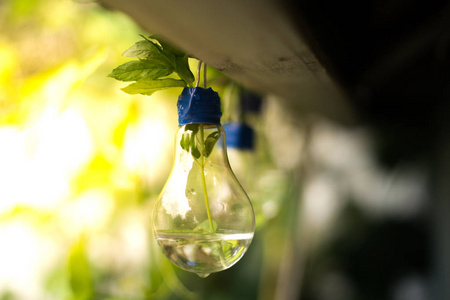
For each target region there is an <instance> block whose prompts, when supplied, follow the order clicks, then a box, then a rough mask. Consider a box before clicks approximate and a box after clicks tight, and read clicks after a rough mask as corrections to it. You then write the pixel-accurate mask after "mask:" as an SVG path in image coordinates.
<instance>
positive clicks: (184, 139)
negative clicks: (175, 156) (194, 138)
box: [180, 133, 189, 151]
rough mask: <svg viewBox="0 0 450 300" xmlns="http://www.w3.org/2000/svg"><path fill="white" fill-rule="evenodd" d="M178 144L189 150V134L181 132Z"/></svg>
mask: <svg viewBox="0 0 450 300" xmlns="http://www.w3.org/2000/svg"><path fill="white" fill-rule="evenodd" d="M180 146H181V148H182V149H183V150H186V151H189V134H188V133H183V135H182V136H181V140H180Z"/></svg>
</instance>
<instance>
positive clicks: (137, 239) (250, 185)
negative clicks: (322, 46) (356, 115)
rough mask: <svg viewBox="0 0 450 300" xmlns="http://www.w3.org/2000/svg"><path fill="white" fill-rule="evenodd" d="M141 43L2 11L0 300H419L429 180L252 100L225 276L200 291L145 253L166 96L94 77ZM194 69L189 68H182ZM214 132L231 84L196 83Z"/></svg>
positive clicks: (358, 137) (59, 9) (151, 249)
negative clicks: (243, 200) (206, 89)
mask: <svg viewBox="0 0 450 300" xmlns="http://www.w3.org/2000/svg"><path fill="white" fill-rule="evenodd" d="M139 34H144V35H147V34H150V33H147V32H143V31H142V30H141V29H140V28H139V26H138V25H137V24H135V23H134V22H133V21H132V20H131V19H129V18H128V17H127V16H125V15H123V14H121V13H119V12H111V11H108V10H106V9H104V8H102V7H100V6H99V5H97V4H96V3H93V2H90V1H88V2H86V1H69V0H32V1H30V0H4V1H2V2H0V299H1V300H13V299H25V300H28V299H29V300H35V299H36V300H39V299H246V300H248V299H296V298H298V299H300V298H301V299H317V300H344V299H345V300H352V299H365V300H367V299H368V300H370V299H374V300H375V299H393V300H424V299H429V289H430V283H429V268H430V261H429V256H430V255H429V251H430V249H429V246H428V239H429V234H428V232H429V228H428V225H427V224H428V223H427V218H428V217H429V216H428V213H429V212H428V207H427V203H428V201H427V199H428V197H429V196H428V191H427V182H428V180H429V179H428V178H429V176H428V175H429V174H428V173H427V166H426V165H424V164H423V163H421V162H420V161H419V162H411V161H407V162H406V161H405V162H400V163H398V162H396V163H395V164H386V163H383V161H382V160H380V159H379V157H378V156H377V147H378V146H379V145H378V143H377V138H376V135H374V134H373V132H371V130H370V128H359V127H358V128H355V127H353V128H345V127H342V126H340V125H338V124H335V123H333V122H331V121H329V120H327V119H325V118H323V117H322V116H318V115H315V116H310V117H307V118H304V119H301V120H298V119H293V118H291V117H289V114H287V113H286V112H285V111H283V109H284V108H283V107H282V106H280V105H278V103H277V101H276V99H273V98H271V97H270V96H267V97H266V96H265V97H257V98H258V99H259V100H260V101H261V103H260V107H259V106H258V107H259V109H253V110H250V111H247V112H246V113H245V121H246V122H247V123H248V124H249V125H251V126H252V127H253V129H254V130H255V132H256V141H255V145H256V146H255V149H254V150H253V151H248V150H247V151H241V150H238V149H229V155H230V163H231V165H232V167H233V168H234V169H235V171H236V174H237V176H238V178H239V180H240V181H241V183H242V184H243V186H244V187H245V188H246V190H247V192H248V194H249V196H250V198H251V199H252V201H253V204H254V207H255V211H256V213H257V216H256V217H257V229H256V235H255V239H254V241H253V243H252V245H251V247H250V249H249V251H248V252H247V254H246V255H245V256H244V257H243V258H242V260H241V261H240V262H239V263H238V264H237V265H236V266H234V267H233V268H231V269H230V270H227V271H224V272H221V273H218V274H213V275H211V276H210V277H208V278H206V279H201V278H198V277H197V276H196V275H195V274H189V273H187V272H184V271H182V270H180V269H178V268H176V267H174V266H172V264H171V263H170V262H168V260H167V259H165V258H164V257H163V256H162V255H161V253H160V251H159V248H158V247H157V246H156V244H155V242H154V240H153V236H152V232H151V226H150V224H151V219H150V218H151V210H152V207H153V204H154V202H155V200H156V199H157V197H158V193H159V191H160V190H161V189H162V187H163V185H164V183H165V180H166V179H167V177H168V175H169V172H170V169H171V167H172V155H173V138H174V134H175V132H176V129H177V113H176V100H177V97H178V94H179V93H180V92H181V90H180V89H173V90H169V91H162V92H158V93H156V94H154V95H152V96H151V97H148V96H130V95H127V94H125V93H123V92H122V91H121V90H120V88H121V87H123V86H124V85H123V83H120V82H117V81H115V80H113V79H112V78H108V77H107V75H108V74H109V73H110V72H111V70H112V69H113V68H115V67H117V66H118V65H119V64H121V63H123V62H125V61H127V60H126V58H124V57H121V56H120V54H121V53H122V52H123V51H124V50H125V49H127V48H128V47H130V46H131V45H132V44H134V43H135V42H136V41H138V40H139V39H140V37H139ZM192 66H193V68H195V66H196V61H195V60H193V61H192ZM210 74H211V75H210V76H211V81H210V82H211V85H212V86H213V87H214V88H215V89H216V90H218V91H219V93H220V95H221V97H222V100H223V102H224V110H225V111H224V118H223V121H224V122H228V121H236V120H238V119H240V120H242V114H239V113H238V112H237V110H238V109H237V107H239V103H238V102H239V101H240V100H239V92H238V91H239V89H240V87H239V84H238V83H233V82H231V81H230V80H229V79H227V78H226V77H225V76H223V75H221V74H219V73H218V72H217V71H215V70H213V69H210Z"/></svg>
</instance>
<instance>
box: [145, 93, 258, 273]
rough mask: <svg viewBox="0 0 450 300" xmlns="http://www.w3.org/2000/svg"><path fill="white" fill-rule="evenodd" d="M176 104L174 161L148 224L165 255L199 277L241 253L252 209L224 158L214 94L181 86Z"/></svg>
mask: <svg viewBox="0 0 450 300" xmlns="http://www.w3.org/2000/svg"><path fill="white" fill-rule="evenodd" d="M177 107H178V114H179V119H178V121H179V125H180V126H179V128H178V131H177V133H176V135H175V148H176V149H175V162H174V166H173V169H172V172H171V174H170V176H169V179H168V180H167V182H166V184H165V186H164V188H163V190H162V192H161V194H160V196H159V198H158V200H157V202H156V204H155V208H154V210H153V230H154V235H155V238H156V240H157V242H158V244H159V246H160V247H161V248H162V251H163V253H164V254H165V256H166V257H167V258H168V259H169V260H171V261H172V262H173V263H174V264H175V265H177V266H178V267H180V268H182V269H184V270H186V271H189V272H194V273H196V274H197V275H198V276H200V277H203V278H204V277H207V276H208V275H209V274H211V273H214V272H219V271H222V270H225V269H228V268H230V267H231V266H233V265H234V264H235V263H237V262H238V261H239V260H240V259H241V257H242V256H243V255H244V254H245V252H246V251H247V249H248V247H249V245H250V243H251V241H252V239H253V234H254V230H255V215H254V211H253V207H252V204H251V202H250V200H249V198H248V196H247V194H246V193H245V191H244V190H243V188H242V186H241V185H240V184H239V182H238V180H237V179H236V176H235V175H234V173H233V171H232V170H231V168H230V164H229V162H228V157H227V152H226V137H225V131H224V129H223V127H222V126H221V124H220V117H221V111H220V98H219V96H218V94H217V93H216V92H214V91H213V90H212V89H211V88H209V89H204V88H199V87H196V88H185V89H184V90H183V92H182V94H181V95H180V97H179V100H178V103H177Z"/></svg>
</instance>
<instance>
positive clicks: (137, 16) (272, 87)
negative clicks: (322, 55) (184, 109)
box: [100, 0, 354, 122]
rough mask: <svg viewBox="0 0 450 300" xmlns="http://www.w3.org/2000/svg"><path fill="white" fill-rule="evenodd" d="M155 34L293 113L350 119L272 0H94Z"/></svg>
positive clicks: (334, 88) (344, 102) (342, 101)
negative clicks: (273, 95) (275, 97)
mask: <svg viewBox="0 0 450 300" xmlns="http://www.w3.org/2000/svg"><path fill="white" fill-rule="evenodd" d="M100 2H101V3H102V4H103V5H104V6H106V7H108V8H111V9H117V10H120V11H122V12H124V13H126V14H128V15H129V16H131V18H133V19H134V20H135V21H136V22H137V23H138V24H140V25H141V26H142V28H143V29H145V30H146V31H148V32H149V33H152V34H161V35H162V36H164V37H166V38H167V39H168V40H169V41H171V42H173V43H174V44H175V45H177V46H179V47H180V48H181V49H184V50H185V51H186V52H187V53H189V54H191V55H193V56H195V57H197V58H199V59H201V60H203V61H205V62H206V63H207V64H208V65H211V66H213V67H214V68H216V69H218V70H220V71H222V72H223V73H224V74H226V75H228V76H229V77H230V78H232V79H233V80H236V81H237V82H239V83H241V84H243V85H244V86H246V87H248V88H250V89H253V90H255V91H257V92H261V93H264V94H276V95H278V96H279V99H280V101H282V102H283V103H284V104H285V105H287V106H288V107H289V108H290V109H291V110H292V111H293V112H294V113H296V114H299V115H301V114H309V113H318V114H322V115H325V116H327V117H330V118H332V119H334V120H338V121H342V122H351V121H352V120H354V113H353V112H352V109H351V107H350V105H349V104H348V103H347V100H346V97H345V95H344V93H343V92H342V91H341V90H340V89H339V87H338V86H337V85H336V84H335V83H334V82H333V81H332V80H331V79H330V77H329V76H328V74H327V73H326V71H325V70H324V68H323V67H322V66H321V65H320V63H319V62H318V61H317V59H316V57H315V56H314V54H313V53H312V52H311V51H310V49H309V48H308V46H307V45H306V43H305V41H304V39H303V38H302V36H301V34H300V33H299V32H298V31H297V30H296V28H295V26H294V25H293V24H292V23H291V22H290V18H289V16H290V14H288V13H287V12H286V11H285V7H283V6H281V5H280V2H277V1H275V0H270V1H257V0H247V1H239V0H229V1H206V0H203V1H180V0H175V1H160V0H128V1H122V0H100Z"/></svg>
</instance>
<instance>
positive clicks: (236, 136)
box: [223, 88, 288, 229]
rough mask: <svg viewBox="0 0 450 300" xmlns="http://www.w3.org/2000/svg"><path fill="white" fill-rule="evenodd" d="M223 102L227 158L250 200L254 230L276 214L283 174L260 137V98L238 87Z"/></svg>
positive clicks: (281, 197)
mask: <svg viewBox="0 0 450 300" xmlns="http://www.w3.org/2000/svg"><path fill="white" fill-rule="evenodd" d="M224 100H225V102H226V105H227V107H228V110H229V111H233V113H232V114H230V113H229V116H228V118H227V116H225V117H224V119H225V120H226V121H225V124H224V125H223V128H224V130H225V133H226V135H227V151H228V157H229V160H230V164H231V166H232V168H233V170H234V172H235V174H236V176H237V178H238V179H239V181H240V182H241V183H242V185H243V187H244V188H245V190H246V191H247V193H248V195H249V196H250V198H251V199H252V204H253V208H254V211H255V219H256V222H255V223H256V228H257V229H259V228H261V227H263V226H265V225H266V224H268V221H269V220H270V219H272V218H274V217H275V216H276V215H277V214H278V212H279V209H280V206H281V203H282V201H283V199H284V198H285V197H284V194H285V191H286V189H287V188H288V187H287V182H288V181H287V180H286V176H285V174H283V173H282V172H281V171H279V170H276V168H275V167H274V166H273V165H272V161H271V158H270V154H269V153H268V150H267V148H268V147H267V145H265V141H264V139H263V138H262V136H263V134H262V128H261V124H262V123H261V116H260V115H261V109H262V98H261V97H260V96H258V95H256V94H254V93H252V92H250V91H247V90H244V89H242V88H239V89H238V90H237V92H236V93H234V94H233V93H232V92H230V91H229V93H228V97H225V99H224ZM227 119H228V120H227ZM227 121H228V122H227ZM254 128H256V130H255V129H254ZM254 174H258V176H254Z"/></svg>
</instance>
